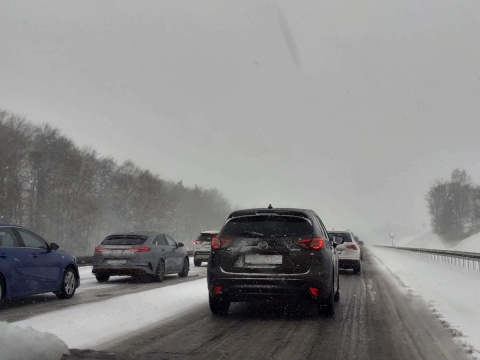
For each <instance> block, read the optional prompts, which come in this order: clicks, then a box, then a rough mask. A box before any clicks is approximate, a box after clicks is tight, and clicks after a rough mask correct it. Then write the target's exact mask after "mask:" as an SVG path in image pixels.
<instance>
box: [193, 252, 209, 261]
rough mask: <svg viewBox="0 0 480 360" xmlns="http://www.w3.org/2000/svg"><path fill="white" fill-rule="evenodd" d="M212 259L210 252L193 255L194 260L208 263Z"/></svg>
mask: <svg viewBox="0 0 480 360" xmlns="http://www.w3.org/2000/svg"><path fill="white" fill-rule="evenodd" d="M209 258H210V252H202V251H196V252H194V253H193V259H194V260H202V261H208V259H209Z"/></svg>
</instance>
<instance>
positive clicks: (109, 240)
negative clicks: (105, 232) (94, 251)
mask: <svg viewBox="0 0 480 360" xmlns="http://www.w3.org/2000/svg"><path fill="white" fill-rule="evenodd" d="M147 239H148V236H145V235H110V236H107V237H106V238H105V239H104V240H103V241H102V245H141V244H143V243H144V242H145V240H147Z"/></svg>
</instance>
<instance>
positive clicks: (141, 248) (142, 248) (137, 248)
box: [130, 246, 150, 252]
mask: <svg viewBox="0 0 480 360" xmlns="http://www.w3.org/2000/svg"><path fill="white" fill-rule="evenodd" d="M130 250H132V251H134V252H147V251H150V247H149V246H135V247H132V248H131V249H130Z"/></svg>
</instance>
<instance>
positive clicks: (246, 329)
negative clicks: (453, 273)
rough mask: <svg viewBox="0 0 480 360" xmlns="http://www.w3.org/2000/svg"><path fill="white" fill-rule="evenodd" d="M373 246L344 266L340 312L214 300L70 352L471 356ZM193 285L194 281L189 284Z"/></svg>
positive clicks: (91, 355) (435, 359) (124, 356)
mask: <svg viewBox="0 0 480 360" xmlns="http://www.w3.org/2000/svg"><path fill="white" fill-rule="evenodd" d="M399 284H400V283H399V281H398V280H397V279H395V277H394V276H392V275H391V274H386V273H385V272H384V271H382V270H381V269H380V266H379V263H378V262H377V261H376V260H374V259H373V258H372V255H370V254H369V253H368V251H367V252H366V253H365V256H364V262H363V271H362V273H361V274H360V275H354V274H353V273H348V272H345V273H342V275H341V299H340V302H339V303H338V304H337V307H336V315H335V317H333V318H325V317H319V316H318V315H317V314H316V311H315V309H314V308H313V307H306V308H304V309H298V310H297V311H292V310H291V309H288V308H286V307H285V304H275V305H272V304H268V303H264V304H255V305H252V304H234V305H233V306H232V307H231V311H230V313H229V315H228V316H227V317H216V316H213V315H212V314H211V313H210V311H209V309H208V302H207V299H205V303H202V304H192V311H191V312H189V313H185V314H183V315H182V316H181V317H178V318H176V319H175V320H174V321H171V322H168V323H162V324H158V325H157V326H153V327H150V328H148V329H145V331H144V332H142V333H137V334H135V335H133V336H130V337H127V338H122V339H117V340H116V341H114V342H112V343H109V344H105V345H104V347H103V349H102V350H103V351H100V352H95V351H90V350H82V351H80V350H72V354H71V355H70V356H65V357H64V360H67V359H115V360H120V359H121V360H130V359H143V360H147V359H149V360H150V359H227V358H228V359H319V358H323V359H365V360H367V359H369V360H371V359H409V360H410V359H428V360H430V359H431V360H439V359H449V360H461V359H469V358H471V356H470V355H469V354H468V352H467V349H466V348H464V347H462V345H461V342H460V341H459V339H457V338H455V336H456V333H455V331H453V330H452V329H449V328H448V326H447V325H445V324H444V323H442V322H441V321H440V319H439V318H438V317H437V316H436V315H435V314H434V313H433V312H432V310H430V309H429V308H428V307H427V306H426V304H424V303H423V302H422V301H421V300H420V299H419V298H417V297H416V296H413V295H412V294H411V293H409V292H408V291H407V289H405V288H403V289H402V287H401V284H400V286H399ZM186 285H187V284H186Z"/></svg>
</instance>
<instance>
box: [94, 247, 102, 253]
mask: <svg viewBox="0 0 480 360" xmlns="http://www.w3.org/2000/svg"><path fill="white" fill-rule="evenodd" d="M102 251H103V247H101V246H97V247H96V248H95V252H102Z"/></svg>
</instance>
